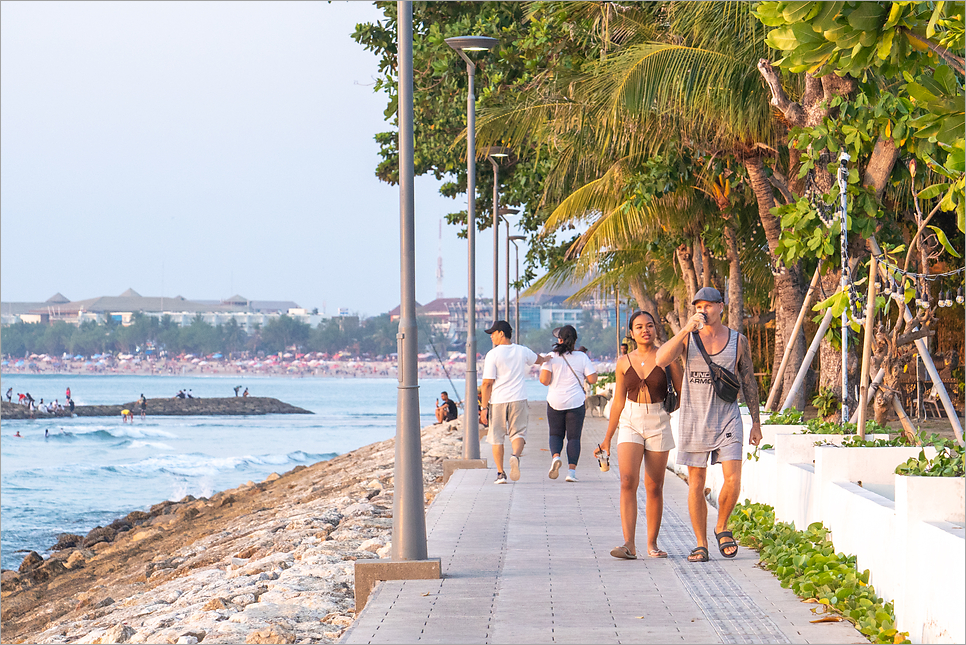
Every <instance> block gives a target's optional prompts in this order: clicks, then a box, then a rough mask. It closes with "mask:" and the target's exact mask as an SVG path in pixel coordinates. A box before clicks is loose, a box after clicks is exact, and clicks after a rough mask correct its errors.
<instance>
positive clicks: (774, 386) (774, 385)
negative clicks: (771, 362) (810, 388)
mask: <svg viewBox="0 0 966 645" xmlns="http://www.w3.org/2000/svg"><path fill="white" fill-rule="evenodd" d="M821 276H822V261H821V260H819V262H818V266H817V267H815V275H814V276H812V283H811V284H810V285H808V291H807V292H806V293H805V301H804V302H802V310H801V311H800V312H798V320H796V321H795V327H794V328H793V329H792V333H791V335H790V336H789V337H788V338H787V339H786V342H785V353H784V354H783V355H782V362H781V364H780V365H779V366H778V372H777V373H776V374H774V375H773V376H772V379H771V392H769V393H768V401H767V402H766V403H765V409H766V410H773V407H772V406H773V405H774V404H775V396H776V395H777V394H778V384H779V383H781V380H782V376H783V375H784V374H785V368H786V367H788V357H789V356H791V353H792V345H793V344H794V342H793V341H794V339H795V337H796V336H798V332H799V331H800V330H801V328H802V323H803V322H805V314H806V312H807V311H808V305H809V303H810V302H811V300H812V294H813V293H815V287H816V286H817V285H818V281H819V278H821ZM776 324H777V323H776ZM766 338H767V336H766ZM786 398H787V397H786Z"/></svg>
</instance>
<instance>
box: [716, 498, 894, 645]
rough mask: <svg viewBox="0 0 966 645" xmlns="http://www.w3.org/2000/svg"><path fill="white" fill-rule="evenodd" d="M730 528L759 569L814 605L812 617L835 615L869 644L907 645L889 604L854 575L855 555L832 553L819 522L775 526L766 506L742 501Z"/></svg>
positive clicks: (861, 576)
mask: <svg viewBox="0 0 966 645" xmlns="http://www.w3.org/2000/svg"><path fill="white" fill-rule="evenodd" d="M730 525H731V529H732V530H733V531H734V534H735V537H736V538H737V539H738V541H739V542H740V543H741V544H742V545H744V546H747V547H751V548H753V549H756V550H757V551H758V552H759V555H760V557H761V564H762V566H763V567H764V568H766V569H768V570H769V571H771V572H773V573H774V574H775V575H776V576H777V577H778V579H779V580H780V581H781V585H782V587H784V588H785V589H791V590H792V591H794V592H795V594H796V595H798V596H799V597H800V598H802V599H804V600H805V602H813V603H816V604H818V605H819V607H816V608H815V609H813V610H812V611H813V612H814V613H816V614H817V613H820V612H824V613H831V614H833V615H836V616H840V617H841V618H842V619H843V620H847V621H849V622H851V623H852V624H853V625H855V627H856V629H858V630H859V631H860V632H862V634H863V635H865V636H866V637H867V638H869V640H871V641H872V642H873V643H908V642H910V641H909V634H908V633H907V632H900V631H899V630H897V629H896V626H895V622H896V617H895V610H894V609H893V605H892V603H887V602H883V600H882V598H880V597H879V596H877V595H876V593H875V588H874V587H873V586H871V585H870V584H869V575H870V572H869V570H868V569H866V570H865V571H862V572H859V571H858V570H857V569H856V566H855V562H856V557H855V556H854V555H851V556H847V555H845V554H843V553H836V552H835V547H834V546H833V545H832V541H831V540H830V539H829V537H828V529H826V528H825V527H824V526H822V524H821V522H815V523H813V524H810V525H809V526H808V528H807V529H806V530H805V531H799V530H797V529H796V528H795V526H794V525H793V524H787V523H785V522H776V521H775V510H774V509H773V508H772V507H771V506H768V505H766V504H752V503H750V502H747V501H746V502H744V503H742V504H740V505H739V506H737V507H736V508H735V511H734V514H732V516H731V520H730Z"/></svg>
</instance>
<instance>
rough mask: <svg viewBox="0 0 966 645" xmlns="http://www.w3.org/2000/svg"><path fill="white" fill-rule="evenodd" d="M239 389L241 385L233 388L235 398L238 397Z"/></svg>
mask: <svg viewBox="0 0 966 645" xmlns="http://www.w3.org/2000/svg"><path fill="white" fill-rule="evenodd" d="M241 389H242V386H241V385H236V386H235V396H236V397H237V396H238V392H239V391H240V390H241Z"/></svg>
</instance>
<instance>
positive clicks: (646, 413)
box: [617, 400, 674, 452]
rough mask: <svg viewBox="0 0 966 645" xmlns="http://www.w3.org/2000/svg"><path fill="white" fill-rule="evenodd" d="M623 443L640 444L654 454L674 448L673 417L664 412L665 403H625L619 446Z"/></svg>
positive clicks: (620, 425)
mask: <svg viewBox="0 0 966 645" xmlns="http://www.w3.org/2000/svg"><path fill="white" fill-rule="evenodd" d="M622 443H636V444H640V445H642V446H644V450H651V451H654V452H666V451H668V450H670V449H671V448H673V447H674V436H673V435H671V417H670V416H669V415H668V413H667V412H665V411H664V403H637V402H636V401H630V400H628V401H625V402H624V409H623V410H622V411H621V418H620V421H619V422H618V425H617V445H620V444H622Z"/></svg>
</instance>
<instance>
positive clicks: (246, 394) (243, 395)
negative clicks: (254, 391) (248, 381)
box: [242, 387, 248, 398]
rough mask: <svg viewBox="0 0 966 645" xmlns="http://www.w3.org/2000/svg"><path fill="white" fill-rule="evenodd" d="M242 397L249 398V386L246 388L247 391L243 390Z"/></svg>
mask: <svg viewBox="0 0 966 645" xmlns="http://www.w3.org/2000/svg"><path fill="white" fill-rule="evenodd" d="M242 397H243V398H248V388H247V387H246V388H245V391H244V392H242Z"/></svg>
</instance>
